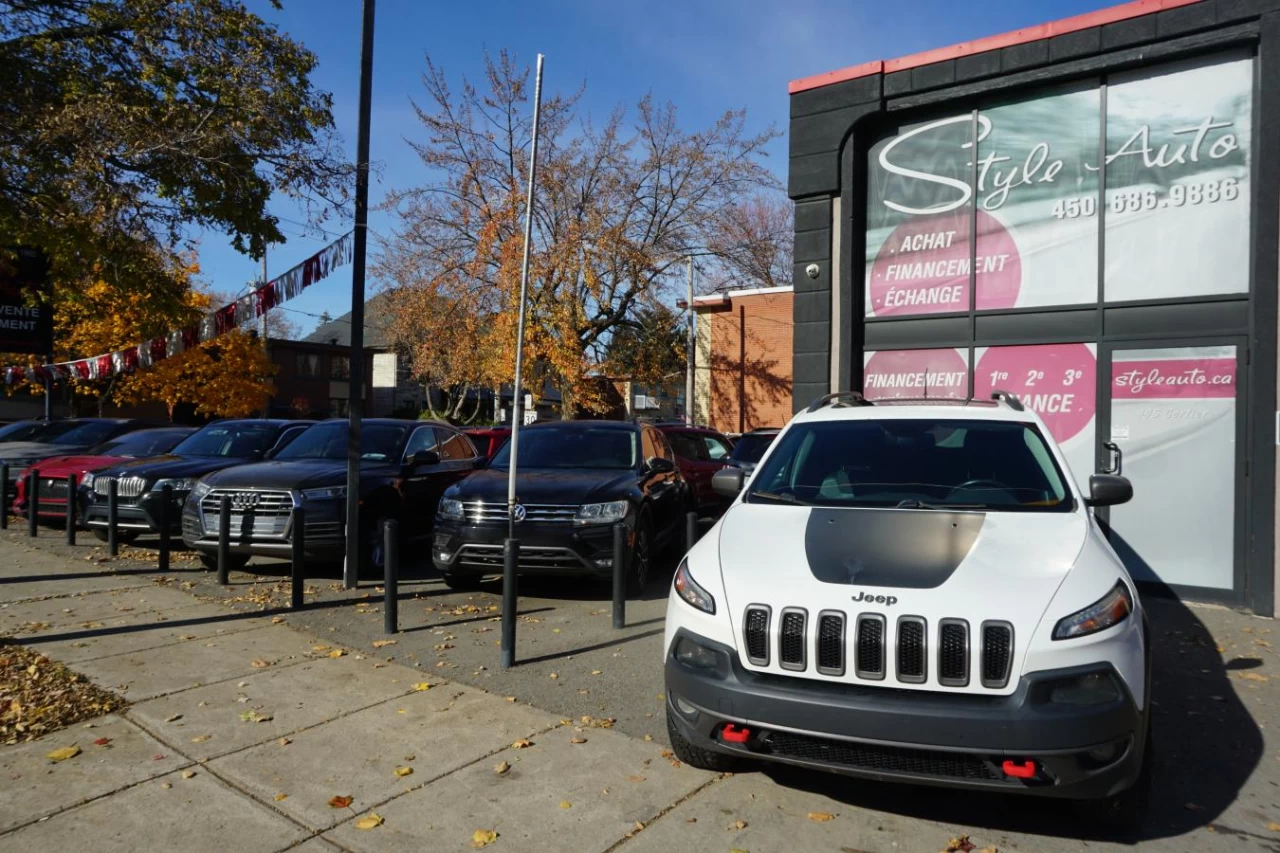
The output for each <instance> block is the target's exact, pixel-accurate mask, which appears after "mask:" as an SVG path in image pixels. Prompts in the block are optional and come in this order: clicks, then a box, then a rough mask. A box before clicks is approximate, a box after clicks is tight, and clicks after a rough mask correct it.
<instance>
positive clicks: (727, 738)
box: [720, 723, 751, 743]
mask: <svg viewBox="0 0 1280 853" xmlns="http://www.w3.org/2000/svg"><path fill="white" fill-rule="evenodd" d="M749 737H751V730H750V729H748V728H745V727H743V728H738V727H737V726H735V725H734V724H733V723H725V724H724V728H723V729H721V730H720V739H721V740H722V741H724V742H725V743H746V742H747V738H749Z"/></svg>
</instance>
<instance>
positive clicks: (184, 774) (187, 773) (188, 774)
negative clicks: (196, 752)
mask: <svg viewBox="0 0 1280 853" xmlns="http://www.w3.org/2000/svg"><path fill="white" fill-rule="evenodd" d="M194 775H196V771H194V770H183V771H182V778H183V779H190V778H191V777H192V776H194Z"/></svg>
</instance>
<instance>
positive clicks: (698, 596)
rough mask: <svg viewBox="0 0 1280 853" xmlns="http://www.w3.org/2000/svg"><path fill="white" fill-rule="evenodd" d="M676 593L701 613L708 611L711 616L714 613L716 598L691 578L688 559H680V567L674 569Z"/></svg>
mask: <svg viewBox="0 0 1280 853" xmlns="http://www.w3.org/2000/svg"><path fill="white" fill-rule="evenodd" d="M674 583H675V588H676V595H678V596H680V597H681V598H683V599H684V601H685V603H686V604H688V605H689V606H690V607H694V608H697V609H698V610H701V611H702V612H703V613H710V614H711V615H712V616H714V615H715V613H716V600H715V599H714V598H712V597H711V593H709V592H707V591H706V590H705V589H703V588H702V587H700V586H698V584H697V582H696V581H695V580H694V579H693V575H691V574H689V561H688V559H684V560H681V561H680V568H678V569H676V579H675V582H674Z"/></svg>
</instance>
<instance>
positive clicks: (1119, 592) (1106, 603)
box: [1053, 581, 1133, 640]
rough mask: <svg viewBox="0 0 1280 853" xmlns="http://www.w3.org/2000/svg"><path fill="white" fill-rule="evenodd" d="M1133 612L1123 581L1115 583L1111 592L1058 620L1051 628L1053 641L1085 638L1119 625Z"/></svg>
mask: <svg viewBox="0 0 1280 853" xmlns="http://www.w3.org/2000/svg"><path fill="white" fill-rule="evenodd" d="M1132 612H1133V598H1132V596H1131V595H1130V594H1129V587H1127V586H1125V583H1124V581H1116V585H1115V586H1113V587H1112V588H1111V591H1110V592H1108V593H1107V594H1106V595H1104V596H1103V597H1102V598H1099V599H1098V600H1097V601H1095V602H1094V603H1093V604H1090V605H1089V606H1088V607H1086V608H1084V609H1083V610H1077V611H1076V612H1075V613H1072V614H1071V615H1070V616H1065V617H1063V618H1062V619H1059V620H1058V624H1057V625H1055V626H1054V627H1053V638H1054V639H1055V640H1071V639H1075V638H1076V637H1087V636H1088V635H1090V634H1096V633H1098V632H1099V631H1105V630H1107V629H1108V628H1110V627H1112V626H1115V625H1119V624H1120V623H1121V622H1123V621H1124V620H1125V619H1128V618H1129V614H1130V613H1132Z"/></svg>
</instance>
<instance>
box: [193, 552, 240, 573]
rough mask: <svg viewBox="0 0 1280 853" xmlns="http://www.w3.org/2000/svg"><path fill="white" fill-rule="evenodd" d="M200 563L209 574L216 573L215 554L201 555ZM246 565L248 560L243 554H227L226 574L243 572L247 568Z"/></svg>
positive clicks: (216, 558)
mask: <svg viewBox="0 0 1280 853" xmlns="http://www.w3.org/2000/svg"><path fill="white" fill-rule="evenodd" d="M200 562H201V563H202V564H204V567H205V568H206V569H208V570H209V571H211V572H216V571H217V570H218V555H217V554H201V555H200ZM248 564H249V558H248V557H247V556H245V555H244V554H228V555H227V571H228V572H242V571H244V567H245V566H247V565H248Z"/></svg>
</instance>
